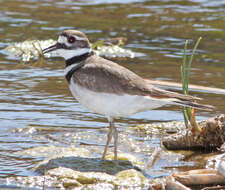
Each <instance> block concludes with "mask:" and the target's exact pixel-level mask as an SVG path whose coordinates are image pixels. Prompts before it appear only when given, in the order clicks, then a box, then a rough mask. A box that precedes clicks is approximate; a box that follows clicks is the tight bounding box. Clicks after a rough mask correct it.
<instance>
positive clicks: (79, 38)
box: [74, 35, 86, 41]
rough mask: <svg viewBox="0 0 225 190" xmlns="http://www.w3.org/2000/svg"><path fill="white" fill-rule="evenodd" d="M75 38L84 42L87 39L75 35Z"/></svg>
mask: <svg viewBox="0 0 225 190" xmlns="http://www.w3.org/2000/svg"><path fill="white" fill-rule="evenodd" d="M74 37H75V38H76V40H79V41H82V40H86V39H85V38H81V37H79V36H76V35H74Z"/></svg>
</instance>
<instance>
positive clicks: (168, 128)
mask: <svg viewBox="0 0 225 190" xmlns="http://www.w3.org/2000/svg"><path fill="white" fill-rule="evenodd" d="M133 129H134V130H136V131H137V132H142V133H145V134H147V135H148V134H162V133H164V134H167V133H177V132H179V131H181V130H184V129H185V125H184V123H183V122H179V121H172V122H161V123H150V124H142V125H137V126H135V127H133Z"/></svg>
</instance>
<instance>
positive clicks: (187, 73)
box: [186, 37, 202, 94]
mask: <svg viewBox="0 0 225 190" xmlns="http://www.w3.org/2000/svg"><path fill="white" fill-rule="evenodd" d="M201 39H202V37H199V38H198V40H197V42H196V44H195V46H194V49H193V50H192V53H191V57H190V60H189V64H188V66H187V71H186V80H187V83H186V85H187V86H186V90H187V94H188V84H189V76H190V71H191V65H192V61H193V58H194V54H195V51H196V49H197V47H198V45H199V43H200V41H201Z"/></svg>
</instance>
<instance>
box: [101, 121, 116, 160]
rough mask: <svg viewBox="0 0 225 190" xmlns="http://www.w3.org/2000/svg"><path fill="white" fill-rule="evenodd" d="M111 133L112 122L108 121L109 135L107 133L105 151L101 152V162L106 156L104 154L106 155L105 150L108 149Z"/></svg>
mask: <svg viewBox="0 0 225 190" xmlns="http://www.w3.org/2000/svg"><path fill="white" fill-rule="evenodd" d="M113 132H114V125H113V122H112V121H109V133H108V136H107V141H106V145H105V149H104V152H103V155H102V160H104V159H105V156H106V153H107V149H108V147H109V143H110V142H111V140H112V135H113Z"/></svg>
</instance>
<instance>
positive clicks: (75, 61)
mask: <svg viewBox="0 0 225 190" xmlns="http://www.w3.org/2000/svg"><path fill="white" fill-rule="evenodd" d="M93 54H94V52H93V51H91V52H88V53H85V54H83V55H80V56H75V57H72V58H70V59H68V60H66V67H68V66H70V65H73V64H75V66H74V67H73V68H71V70H70V71H69V72H68V73H67V74H66V80H67V82H68V83H70V80H71V78H72V76H73V73H74V72H75V71H76V70H78V69H79V68H81V67H82V66H83V65H84V64H83V63H82V62H81V61H83V60H85V59H87V58H88V57H89V56H91V55H93ZM79 62H81V63H79Z"/></svg>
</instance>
